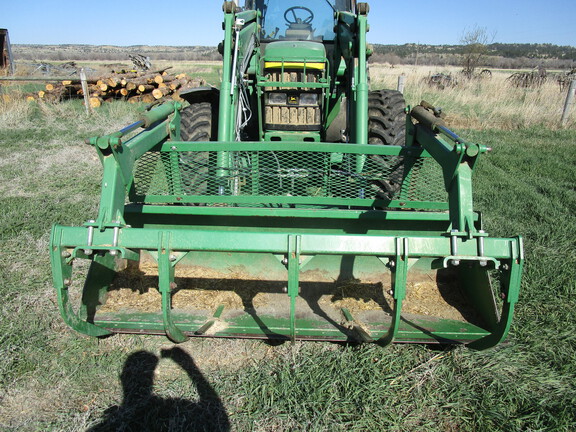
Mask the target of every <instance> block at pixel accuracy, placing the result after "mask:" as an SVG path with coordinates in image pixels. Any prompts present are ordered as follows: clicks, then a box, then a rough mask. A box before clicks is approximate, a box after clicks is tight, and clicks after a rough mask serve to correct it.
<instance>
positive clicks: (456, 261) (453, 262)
mask: <svg viewBox="0 0 576 432" xmlns="http://www.w3.org/2000/svg"><path fill="white" fill-rule="evenodd" d="M452 265H453V266H454V267H458V266H459V265H460V260H452Z"/></svg>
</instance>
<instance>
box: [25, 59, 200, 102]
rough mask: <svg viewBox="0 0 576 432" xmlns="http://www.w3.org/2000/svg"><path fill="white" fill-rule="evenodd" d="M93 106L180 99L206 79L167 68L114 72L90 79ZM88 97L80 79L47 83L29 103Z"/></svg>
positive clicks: (33, 95)
mask: <svg viewBox="0 0 576 432" xmlns="http://www.w3.org/2000/svg"><path fill="white" fill-rule="evenodd" d="M87 84H88V92H89V95H88V96H89V103H90V106H91V107H92V108H97V107H99V106H100V105H102V103H103V102H110V101H113V100H126V101H128V102H130V103H138V102H144V103H153V102H156V101H158V100H164V99H174V100H180V92H182V91H183V90H187V89H190V88H194V87H199V86H202V85H205V82H204V80H202V79H192V78H190V77H188V76H187V75H186V74H185V73H181V74H177V75H174V74H170V73H168V72H167V70H166V69H164V70H160V71H154V72H123V73H111V74H108V75H106V76H101V77H92V78H88V80H87ZM83 97H84V92H83V90H82V84H81V83H80V80H79V79H70V80H63V81H60V82H51V83H48V84H46V87H45V89H44V90H40V91H38V92H35V93H31V94H28V95H27V99H28V100H43V101H48V102H59V101H61V100H67V99H79V98H83Z"/></svg>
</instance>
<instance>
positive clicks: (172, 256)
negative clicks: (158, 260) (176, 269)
mask: <svg viewBox="0 0 576 432" xmlns="http://www.w3.org/2000/svg"><path fill="white" fill-rule="evenodd" d="M177 259H178V258H177V257H176V255H174V254H172V255H170V261H172V262H174V261H176V260H177Z"/></svg>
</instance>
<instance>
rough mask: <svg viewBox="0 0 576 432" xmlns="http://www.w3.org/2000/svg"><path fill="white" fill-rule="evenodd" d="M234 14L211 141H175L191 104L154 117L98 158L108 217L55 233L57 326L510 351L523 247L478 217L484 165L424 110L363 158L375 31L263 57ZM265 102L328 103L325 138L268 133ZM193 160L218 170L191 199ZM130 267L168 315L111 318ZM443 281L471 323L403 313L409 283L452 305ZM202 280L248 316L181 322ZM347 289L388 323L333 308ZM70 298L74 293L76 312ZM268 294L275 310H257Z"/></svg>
mask: <svg viewBox="0 0 576 432" xmlns="http://www.w3.org/2000/svg"><path fill="white" fill-rule="evenodd" d="M234 9H235V8H227V10H229V11H230V12H227V13H225V15H224V26H223V27H224V36H225V37H224V43H223V46H222V49H223V57H224V61H223V74H222V87H221V89H220V97H219V112H218V116H217V117H218V134H217V137H214V138H215V139H217V141H212V142H185V141H182V140H181V134H180V132H181V131H180V127H181V116H180V111H181V110H182V108H183V106H182V104H180V103H167V104H164V105H161V106H158V107H155V108H153V109H152V110H150V111H148V112H146V113H145V114H143V116H142V118H141V119H140V120H139V121H138V122H136V123H134V124H132V125H130V126H128V127H126V128H124V129H122V130H121V131H118V132H116V133H112V134H110V135H106V136H101V137H94V138H91V139H90V140H89V141H88V142H89V143H90V144H91V145H93V146H94V148H95V150H96V152H97V154H98V156H99V158H100V160H101V162H102V165H103V178H102V191H101V198H100V207H99V211H98V215H97V216H96V217H95V219H90V220H89V221H87V222H85V223H84V224H83V225H82V226H77V227H65V226H61V225H55V226H54V227H53V229H52V235H51V241H50V257H51V263H52V273H53V281H54V286H55V288H56V293H57V299H58V305H59V309H60V313H61V315H62V317H63V319H64V321H65V322H66V323H67V324H68V325H69V326H70V327H72V328H73V329H75V330H76V331H78V332H81V333H84V334H88V335H91V336H105V335H109V334H111V333H152V334H165V335H166V336H167V337H169V338H170V339H171V340H173V341H174V342H182V341H185V340H187V339H188V338H189V337H191V336H212V337H255V338H275V339H284V340H296V339H313V340H337V341H361V342H376V343H379V344H381V345H386V344H389V343H392V342H415V343H466V344H469V346H470V347H472V348H475V349H484V348H488V347H490V346H493V345H495V344H497V343H499V342H500V341H502V340H503V339H504V338H505V337H506V335H507V333H508V331H509V329H510V324H511V321H512V316H513V312H514V306H515V304H516V303H517V301H518V295H519V289H520V282H521V275H522V268H523V263H524V255H523V244H522V239H521V238H514V237H513V238H494V237H491V236H489V235H488V234H487V233H486V232H485V231H484V229H483V226H482V218H481V215H480V214H478V213H477V212H475V211H474V209H473V201H472V196H473V194H472V175H473V171H474V168H475V167H476V165H477V163H478V161H479V158H480V157H482V155H483V154H484V153H485V152H486V151H487V149H486V147H485V146H482V145H478V144H474V143H468V142H466V141H464V140H462V139H461V138H460V137H458V136H457V135H456V134H454V133H453V132H452V131H450V130H449V129H447V128H446V127H445V126H444V125H443V124H441V123H440V122H438V121H436V120H435V119H434V118H433V117H430V116H429V115H428V114H427V113H426V112H425V110H424V111H422V109H420V108H418V109H415V111H416V114H415V115H414V118H415V119H416V120H417V122H416V123H414V122H413V119H412V117H411V116H410V115H407V119H406V128H407V140H406V146H374V145H369V144H368V129H367V125H368V105H367V100H368V82H367V73H366V68H367V65H366V50H367V49H366V31H367V29H368V23H367V17H366V16H365V15H355V14H353V13H350V12H344V11H337V12H336V13H335V15H334V20H335V21H334V24H335V29H334V33H335V35H336V36H335V39H334V40H333V41H331V43H332V44H333V45H332V48H331V50H326V49H325V47H324V45H323V44H322V43H320V42H309V41H272V42H267V44H264V45H262V44H260V43H258V42H259V40H260V38H261V37H262V35H261V31H260V27H261V20H262V11H260V10H245V11H242V12H234ZM327 53H328V54H327ZM266 61H271V62H272V61H273V62H277V63H279V64H280V65H281V68H280V70H281V72H282V73H283V72H285V71H286V69H285V64H286V63H288V62H301V63H302V64H303V66H302V67H303V72H304V73H303V74H302V75H301V76H300V78H299V80H296V81H294V80H290V81H286V80H285V79H284V78H282V80H281V81H272V80H271V79H270V78H269V77H268V76H267V75H266V73H267V72H266V70H265V69H264V68H265V65H264V64H265V62H266ZM314 62H321V63H323V64H326V68H325V70H324V71H322V72H321V74H320V75H318V76H319V78H318V80H317V81H316V82H309V81H308V77H307V74H308V72H309V70H308V69H307V65H308V64H310V63H314ZM291 72H294V71H291ZM282 77H283V75H282ZM269 87H277V88H288V89H314V90H313V91H319V92H322V95H323V103H324V104H325V106H326V109H325V113H324V114H323V118H322V128H321V130H320V131H276V130H266V129H265V126H264V122H263V112H264V106H263V100H264V96H265V94H266V91H267V88H269ZM343 97H346V98H347V100H348V101H350V103H349V104H348V107H347V109H348V111H349V117H348V118H349V119H351V120H350V122H349V123H350V124H349V128H350V130H349V136H350V137H351V138H350V139H351V141H352V142H351V143H346V144H338V143H327V142H323V141H322V137H323V136H324V133H325V131H326V128H327V127H328V125H329V124H330V123H331V122H332V121H333V120H334V119H335V118H336V115H337V113H338V112H339V110H340V102H341V100H342V98H343ZM246 98H247V99H249V100H250V101H251V103H253V104H254V105H253V106H252V114H253V115H255V116H256V117H257V118H256V119H255V123H254V124H253V125H252V126H251V127H252V128H253V129H254V131H255V132H254V135H253V136H252V138H251V139H250V140H248V139H243V135H242V133H243V131H241V130H239V129H238V128H237V126H238V119H239V118H241V116H239V114H242V110H244V109H246V106H245V105H242V104H245V103H246V101H245V100H244V99H246ZM195 152H202V153H201V154H207V155H208V156H207V157H206V158H205V159H204V160H201V162H200V163H201V164H208V168H209V169H208V173H207V174H205V177H204V178H203V181H204V182H205V184H206V185H207V186H206V187H205V188H203V189H201V190H197V189H194V188H193V187H191V185H190V178H191V174H195V173H197V172H199V170H198V168H199V167H198V166H194V165H192V164H191V163H190V162H188V161H189V160H195V158H190V157H189V156H190V155H194V154H195ZM196 159H197V158H196ZM84 261H87V262H88V263H89V270H88V272H87V274H86V276H85V278H86V281H85V284H84V286H83V287H82V288H80V287H78V286H77V285H78V284H77V283H76V282H75V279H76V278H78V277H82V276H81V275H80V276H79V275H77V273H78V272H79V270H78V267H79V266H76V264H77V263H79V262H84ZM130 263H140V264H143V263H144V264H146V263H147V265H148V266H151V267H152V268H154V269H155V271H156V272H157V274H156V275H155V276H153V277H154V278H156V279H155V281H156V282H155V284H154V288H153V289H154V290H156V291H157V293H158V294H159V297H160V301H159V303H158V304H157V307H156V310H155V311H153V312H145V311H142V310H138V309H137V308H136V309H135V310H128V309H125V308H124V309H122V308H119V309H118V310H117V311H111V310H110V309H107V308H105V307H104V305H106V304H107V297H111V296H113V294H114V291H115V290H117V289H118V286H117V285H118V283H119V282H118V280H120V279H121V278H122V277H123V275H126V274H129V275H133V273H129V272H130V271H131V270H129V269H130ZM127 266H128V268H127ZM132 271H133V270H132ZM206 272H207V273H206ZM151 277H152V276H151ZM442 277H450V278H452V279H453V280H454V281H455V282H454V286H452V285H450V287H449V288H450V290H452V291H453V292H457V293H458V294H459V295H462V296H465V298H466V299H467V302H468V306H470V307H471V308H472V309H473V310H474V314H473V316H472V315H470V316H467V315H466V314H463V318H462V319H459V318H454V317H444V316H424V315H418V314H413V313H412V312H410V310H409V309H407V306H406V305H407V304H408V302H407V301H406V298H407V297H409V296H410V293H411V289H412V287H413V285H414V283H416V282H414V281H418V280H426V281H436V282H435V284H436V285H435V286H434V287H433V288H434V289H437V290H441V289H442V285H443V282H441V278H442ZM452 279H451V280H452ZM493 279H497V280H498V286H499V289H500V290H501V294H502V297H503V301H502V303H501V307H500V308H498V306H497V302H496V301H495V294H496V293H495V292H494V290H493V288H492V286H491V284H492V281H493ZM197 280H199V281H201V282H202V283H201V284H200V286H204V285H206V284H208V285H209V286H211V287H212V286H215V287H216V288H217V289H216V291H218V290H220V291H231V292H233V293H234V294H235V295H237V296H239V298H240V299H241V300H242V306H241V307H239V306H238V305H234V304H232V305H228V304H220V305H218V306H217V307H214V306H212V307H211V308H210V309H211V310H200V309H198V308H197V307H196V306H193V307H189V308H187V309H186V308H185V309H182V308H179V307H176V303H175V301H174V299H175V298H176V297H177V295H178V292H179V290H189V292H191V293H193V292H201V291H202V289H203V288H200V289H199V288H194V287H193V288H187V285H186V284H187V283H198V282H197ZM230 280H232V281H233V282H230ZM350 281H351V282H350ZM374 281H376V282H374ZM344 283H353V284H358V286H359V288H358V289H359V290H360V292H361V293H362V292H364V291H362V290H365V292H367V293H369V294H359V296H360V297H362V296H364V295H367V296H369V297H370V299H372V300H374V298H377V299H379V302H378V305H379V308H376V309H370V310H367V311H364V310H361V309H360V310H352V309H351V308H349V307H340V306H339V305H338V301H337V300H332V302H333V303H334V304H331V303H330V302H328V303H326V302H325V301H324V300H325V299H326V298H327V297H326V296H332V299H334V298H337V294H338V292H340V291H342V293H341V294H342V296H344V294H343V289H344V288H342V286H343V285H342V284H344ZM202 284H204V285H202ZM387 284H388V285H389V286H388V285H387ZM71 290H81V296H80V298H81V299H80V302H79V304H78V305H72V303H71V300H70V299H71V298H72V297H73V296H71V295H70V291H71ZM194 290H199V291H194ZM338 290H340V291H338ZM388 290H390V293H391V297H390V299H389V300H386V297H385V294H386V292H387V291H388ZM259 294H265V295H268V296H269V297H270V298H272V299H274V300H273V301H272V302H269V303H266V304H259V303H258V302H257V301H255V299H256V297H257V296H258V295H259ZM351 295H352V297H354V295H356V294H354V293H353V294H351ZM323 299H324V300H323ZM323 302H324V303H323Z"/></svg>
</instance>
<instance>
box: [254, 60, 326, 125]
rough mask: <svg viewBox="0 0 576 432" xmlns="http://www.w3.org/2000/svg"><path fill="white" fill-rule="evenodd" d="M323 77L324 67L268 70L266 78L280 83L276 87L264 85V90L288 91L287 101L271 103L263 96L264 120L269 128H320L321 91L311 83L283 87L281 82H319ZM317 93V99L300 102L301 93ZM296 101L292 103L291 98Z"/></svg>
mask: <svg viewBox="0 0 576 432" xmlns="http://www.w3.org/2000/svg"><path fill="white" fill-rule="evenodd" d="M321 77H322V72H321V71H316V72H306V73H304V71H284V72H282V71H276V70H272V71H267V73H266V79H267V80H268V81H269V82H276V83H279V84H278V86H277V87H273V86H269V87H265V92H266V93H268V94H270V93H271V92H274V93H282V94H285V95H286V100H287V102H286V103H284V104H277V103H276V104H272V103H269V102H268V98H267V97H265V100H264V102H265V103H264V123H265V128H266V129H267V130H289V131H318V130H320V129H321V125H322V111H321V101H322V97H321V91H320V90H319V89H317V88H310V87H284V86H282V84H281V83H308V84H309V83H319V82H320V78H321ZM306 93H316V94H317V95H318V97H317V101H318V102H317V103H315V104H314V105H312V106H310V105H306V106H303V105H302V104H300V103H299V100H300V98H301V95H303V94H306ZM290 100H292V101H294V102H293V103H290V102H289V101H290Z"/></svg>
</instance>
